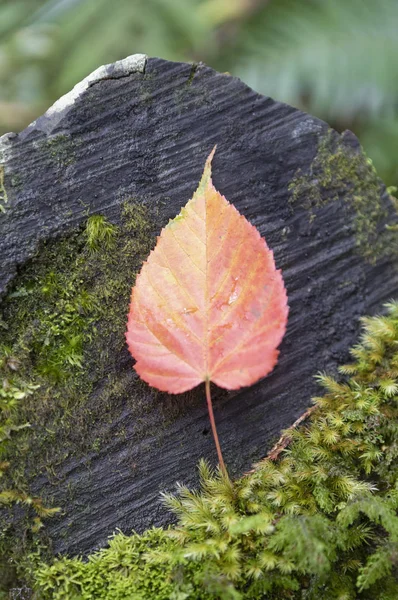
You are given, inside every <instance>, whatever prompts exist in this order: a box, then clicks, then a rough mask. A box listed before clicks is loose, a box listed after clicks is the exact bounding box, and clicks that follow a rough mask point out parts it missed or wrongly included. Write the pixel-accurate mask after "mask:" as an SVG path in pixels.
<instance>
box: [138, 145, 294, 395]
mask: <svg viewBox="0 0 398 600" xmlns="http://www.w3.org/2000/svg"><path fill="white" fill-rule="evenodd" d="M215 150H216V147H214V148H213V150H212V152H211V153H210V155H209V156H208V158H207V160H206V164H205V169H204V172H203V176H202V179H201V182H200V185H199V187H198V189H197V191H196V192H195V194H194V195H193V198H192V199H191V200H190V201H189V202H188V203H187V204H186V206H185V207H184V208H183V209H182V210H181V213H180V214H179V215H178V216H177V217H176V218H175V219H174V220H172V221H170V222H169V224H168V226H167V227H166V228H164V229H163V230H162V232H161V234H160V236H159V238H158V241H157V245H156V247H155V249H154V250H153V251H152V252H151V254H150V256H149V258H148V260H147V261H146V263H144V265H143V267H142V270H141V272H140V274H139V276H138V277H137V280H136V285H135V287H134V288H133V291H132V297H131V304H130V312H129V317H128V326H127V334H126V338H127V344H128V347H129V349H130V352H131V354H132V355H133V357H134V358H135V359H136V361H137V362H136V364H135V369H136V371H137V373H138V374H139V375H140V376H141V377H142V379H144V380H145V381H146V382H147V383H149V384H150V385H152V386H154V387H157V388H158V389H160V390H163V391H167V392H170V393H180V392H184V391H187V390H189V389H191V388H193V387H196V386H197V385H198V384H200V383H201V382H203V381H206V380H211V381H213V382H214V383H216V384H217V385H219V386H221V387H224V388H227V389H237V388H239V387H243V386H247V385H251V384H252V383H254V382H255V381H257V380H258V379H260V378H261V377H264V376H265V375H267V374H268V373H269V372H270V371H271V370H272V369H273V368H274V366H275V364H276V362H277V358H278V350H277V347H278V346H279V344H280V342H281V340H282V338H283V335H284V333H285V330H286V323H287V315H288V306H287V295H286V290H285V287H284V283H283V279H282V274H281V272H280V271H279V270H276V267H275V263H274V258H273V253H272V251H271V250H269V248H268V246H267V244H266V242H265V240H264V239H263V238H261V236H260V234H259V233H258V231H257V229H256V228H255V227H253V225H251V224H250V223H249V222H248V221H247V220H246V219H245V218H244V217H243V216H242V215H240V214H239V212H238V211H237V210H236V208H235V207H234V206H233V205H231V204H230V203H229V202H228V201H227V200H226V199H225V198H224V197H223V196H221V194H219V192H218V191H217V190H216V189H215V187H214V186H213V184H212V182H211V161H212V158H213V156H214V153H215Z"/></svg>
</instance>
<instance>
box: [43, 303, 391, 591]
mask: <svg viewBox="0 0 398 600" xmlns="http://www.w3.org/2000/svg"><path fill="white" fill-rule="evenodd" d="M364 325H365V331H364V334H363V336H362V340H361V343H360V344H359V345H358V346H357V347H355V348H354V349H353V351H352V354H353V356H354V358H355V363H354V364H351V365H348V366H345V367H342V368H341V372H342V373H343V374H344V375H345V377H346V381H344V382H342V383H338V382H337V381H335V380H334V379H332V378H330V377H327V376H321V377H320V378H319V379H320V381H321V383H322V384H323V385H324V386H325V387H326V390H327V392H326V394H325V395H324V396H322V397H320V398H316V399H315V409H314V410H313V412H312V416H311V420H310V422H309V423H308V424H307V425H306V426H304V427H302V428H301V429H299V430H294V431H293V432H290V435H291V438H292V439H291V442H290V446H289V447H288V448H287V449H285V450H284V451H283V453H282V454H281V455H280V457H279V458H278V459H277V460H271V459H269V458H268V459H266V460H263V461H262V462H260V463H259V464H258V465H257V466H256V468H255V470H254V471H253V472H251V473H249V474H248V475H246V476H244V477H243V478H242V479H240V480H239V481H237V482H235V483H231V481H230V480H229V479H228V478H226V477H225V476H223V475H222V473H220V472H219V471H218V472H211V471H210V470H209V468H208V467H207V465H206V464H205V463H202V464H201V465H200V475H201V490H200V491H199V492H196V491H191V490H189V489H187V488H185V487H180V492H179V495H178V497H173V496H166V498H165V500H166V502H167V504H168V505H169V507H170V508H171V509H172V510H173V511H174V512H175V513H176V514H177V516H178V524H177V526H175V527H172V528H170V529H168V530H166V531H163V530H161V529H156V530H150V531H147V532H146V533H144V534H143V535H142V536H140V535H136V534H134V535H133V536H131V537H126V536H125V535H123V534H121V533H120V534H118V535H116V536H115V537H113V538H112V540H111V541H110V544H109V547H108V548H105V549H103V550H101V551H99V552H96V553H94V554H93V555H91V556H89V557H88V560H87V561H84V560H82V559H81V558H61V559H57V560H55V561H53V562H52V563H51V564H42V565H41V567H39V568H36V569H35V571H34V573H33V577H32V579H31V581H32V585H33V586H34V587H35V589H36V590H37V593H38V594H39V597H40V598H43V599H47V598H51V599H53V600H61V599H63V598H71V599H72V598H76V599H77V598H79V599H81V600H83V599H87V600H88V599H91V598H97V599H104V600H105V599H107V600H127V599H129V598H134V599H136V600H141V599H142V600H144V599H145V600H151V599H153V600H155V599H156V600H159V599H162V598H165V599H166V598H174V599H177V598H181V599H183V598H184V599H185V598H186V599H188V598H189V599H191V600H199V599H206V598H220V599H224V600H227V599H229V600H238V599H243V598H245V599H252V600H260V599H265V598H269V599H270V600H286V599H290V600H318V598H322V599H323V600H337V599H339V600H342V599H344V600H396V598H398V579H397V568H398V516H397V509H398V445H397V439H398V351H397V343H398V303H394V304H390V305H388V315H387V316H384V317H374V318H370V319H364Z"/></svg>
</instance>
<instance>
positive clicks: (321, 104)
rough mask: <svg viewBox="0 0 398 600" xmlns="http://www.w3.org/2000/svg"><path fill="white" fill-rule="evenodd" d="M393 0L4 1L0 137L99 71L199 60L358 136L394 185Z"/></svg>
mask: <svg viewBox="0 0 398 600" xmlns="http://www.w3.org/2000/svg"><path fill="white" fill-rule="evenodd" d="M397 31H398V2H397V0H380V1H379V2H375V1H374V0H117V1H114V2H111V1H110V0H0V133H3V132H5V131H9V130H19V129H21V128H23V127H24V126H26V125H27V123H28V122H29V121H31V120H33V119H34V118H35V117H37V116H38V115H39V114H40V113H41V112H43V111H44V110H45V109H46V107H48V106H49V105H50V104H51V103H52V102H53V101H55V100H56V99H57V98H58V97H59V96H60V95H62V94H63V93H65V92H67V91H68V90H69V89H70V88H71V87H73V85H74V84H75V83H77V82H78V81H79V80H81V79H82V78H83V77H84V76H86V75H87V74H88V73H90V72H91V71H92V70H94V69H95V68H96V67H98V66H99V65H101V64H104V63H109V62H113V61H114V60H118V59H120V58H123V57H124V56H127V55H129V54H134V53H136V52H143V53H146V54H148V55H150V56H161V57H163V58H167V59H169V60H187V61H189V60H193V61H198V60H203V61H205V62H207V63H208V64H209V65H211V66H212V67H214V68H215V69H218V70H221V71H229V72H230V73H231V74H233V75H237V76H239V77H241V78H242V79H243V80H244V81H245V82H247V83H248V84H249V85H250V86H252V87H253V88H254V89H256V90H258V91H260V92H262V93H264V94H266V95H269V96H272V97H274V98H275V99H278V100H282V101H284V102H288V103H290V104H292V105H294V106H298V107H299V108H302V109H304V110H307V111H308V112H310V113H312V114H314V115H317V116H319V117H321V118H323V119H325V120H326V121H328V122H329V123H330V124H331V125H332V126H334V127H335V128H337V129H339V130H343V129H346V128H349V129H351V130H353V131H354V132H355V133H356V134H357V135H358V136H359V138H360V140H361V141H362V143H363V145H364V147H365V149H366V151H367V153H368V154H369V156H370V157H371V158H372V159H373V161H374V163H375V165H376V168H377V169H378V171H379V172H380V174H381V175H382V177H383V178H384V179H385V181H386V183H387V184H389V185H393V184H397V182H398V78H397V77H396V76H395V72H396V69H397V66H398V36H397V34H396V32H397Z"/></svg>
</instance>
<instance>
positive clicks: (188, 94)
mask: <svg viewBox="0 0 398 600" xmlns="http://www.w3.org/2000/svg"><path fill="white" fill-rule="evenodd" d="M141 62H142V61H141ZM59 106H60V107H61V108H58V109H56V110H53V111H50V112H49V113H48V114H46V115H44V116H43V117H41V118H40V119H38V120H37V122H35V123H34V124H32V125H31V126H29V127H28V128H27V129H26V130H25V131H24V132H22V133H21V134H19V135H15V134H7V135H6V136H3V138H1V140H0V164H2V165H3V168H4V173H5V188H6V189H7V196H8V202H7V205H6V210H5V212H4V213H0V256H1V267H0V293H3V294H5V293H6V291H7V289H9V287H10V286H11V285H12V282H13V281H14V279H15V277H16V275H17V272H18V269H19V268H20V267H21V266H22V265H24V263H25V262H26V261H27V260H28V259H29V258H30V257H32V256H33V255H34V252H35V250H36V248H37V247H38V244H39V242H40V241H43V240H48V239H51V238H55V237H57V236H59V235H61V234H65V233H67V232H69V231H71V230H72V229H73V228H75V227H76V226H78V225H80V224H82V223H83V222H84V221H85V220H87V217H88V215H90V214H101V215H105V216H107V217H108V218H109V219H110V220H114V219H115V218H116V215H117V214H118V206H119V204H120V202H121V201H122V200H123V198H125V197H126V196H129V197H133V198H134V199H136V200H137V201H143V202H146V203H147V204H149V205H151V203H153V204H155V203H156V204H157V205H158V206H160V212H159V217H158V221H159V222H158V224H157V229H158V232H160V230H161V228H162V226H164V225H165V224H166V222H167V221H168V219H169V218H172V217H174V216H175V215H176V214H177V213H178V212H179V209H180V208H181V206H183V205H184V204H185V203H186V202H187V200H188V199H189V198H190V197H191V196H192V193H193V191H194V190H195V189H196V186H197V183H198V181H199V179H200V175H201V172H202V169H203V165H204V161H205V158H206V156H207V155H208V153H209V151H210V150H211V148H212V147H213V145H214V144H217V145H218V148H217V152H216V155H215V158H214V160H213V181H214V183H215V185H216V187H217V189H218V190H219V191H220V192H221V193H222V194H224V195H225V196H226V198H227V199H228V200H229V201H230V202H233V203H234V204H235V206H236V207H237V209H238V210H239V211H240V212H242V213H243V214H244V215H245V216H246V217H247V218H248V219H249V220H250V221H251V222H252V223H253V224H254V225H255V226H256V227H257V228H258V229H259V231H260V233H261V234H262V235H263V236H264V237H265V238H266V239H267V242H268V244H269V246H270V247H271V248H273V250H274V253H275V259H276V263H277V266H278V268H281V269H282V270H283V275H284V278H285V283H286V287H287V291H288V296H289V305H290V316H289V323H288V330H287V334H286V336H285V339H284V341H283V343H282V345H281V348H280V351H281V354H280V360H279V364H278V365H277V367H276V369H275V370H274V372H273V373H272V374H271V375H270V376H268V377H267V378H265V379H264V380H262V381H260V382H259V383H257V384H256V385H254V386H252V387H251V388H249V389H243V390H239V391H236V392H231V393H227V392H225V391H222V390H214V396H215V417H216V421H217V423H218V429H219V436H220V439H221V442H222V446H223V449H224V457H225V460H226V463H227V464H228V465H229V466H230V470H231V472H232V474H233V475H234V476H238V475H239V474H241V473H243V472H244V471H245V470H247V469H249V468H250V467H251V465H252V462H253V461H255V460H257V459H260V458H261V457H263V456H264V455H265V454H266V453H267V450H269V448H270V447H271V446H272V444H273V442H274V441H275V440H276V439H277V437H278V436H279V432H280V430H281V429H282V428H285V427H287V426H289V425H290V424H291V423H292V422H293V421H294V420H295V419H296V418H297V417H298V416H299V415H300V414H301V413H302V412H303V411H304V410H305V409H306V408H307V407H308V406H309V404H310V398H311V396H312V395H314V394H315V393H318V392H319V391H320V390H319V388H318V385H317V383H316V381H315V380H314V377H313V376H314V374H316V373H317V372H319V371H323V370H327V371H328V372H332V373H333V372H335V370H336V367H337V365H338V364H341V363H344V362H345V361H347V359H348V348H349V347H350V346H351V345H352V344H354V343H355V341H356V340H357V339H358V335H359V332H360V324H359V318H360V317H361V316H362V315H366V314H372V313H374V312H375V311H378V310H380V309H381V306H382V303H383V302H384V301H387V300H389V299H390V298H391V297H393V296H394V295H395V296H396V295H397V289H398V274H397V270H396V267H395V264H396V258H394V256H392V254H391V253H390V252H389V251H388V250H387V251H386V252H385V254H384V256H381V257H380V258H379V259H378V260H376V262H373V263H372V261H371V260H369V257H367V258H366V257H365V256H364V252H361V246H360V245H359V246H358V237H357V232H356V227H357V225H356V223H357V221H356V219H357V215H356V214H355V210H354V208H353V204H352V203H350V199H349V198H348V197H347V196H348V195H350V194H354V192H355V190H352V189H351V188H350V184H349V183H347V181H339V182H338V183H337V184H336V185H337V187H338V188H339V189H337V190H336V185H335V184H333V183H332V184H331V185H330V186H329V187H328V186H326V185H322V186H321V187H320V189H319V198H318V200H317V202H316V206H313V210H312V213H311V211H309V210H308V207H307V208H306V207H305V206H304V204H305V201H304V199H301V200H300V199H299V200H297V198H296V200H295V201H294V198H293V194H294V190H293V189H292V182H294V181H297V178H298V177H299V176H302V175H306V176H307V177H309V178H310V179H311V177H312V181H311V185H312V186H314V185H315V186H316V185H317V181H316V178H317V176H318V175H317V170H316V169H314V167H313V166H312V165H314V162H313V161H314V159H316V156H317V153H319V147H320V143H321V142H322V140H324V139H326V138H327V137H328V139H329V142H330V144H331V148H332V152H333V144H334V145H335V147H338V148H339V152H341V151H346V153H347V156H348V160H349V157H350V156H352V157H353V160H356V159H355V157H356V156H359V154H358V153H359V152H360V149H359V145H358V142H357V140H356V138H355V137H354V136H353V135H352V134H350V133H347V134H345V135H344V136H340V135H339V134H337V133H335V132H332V133H331V132H330V130H329V128H328V126H327V124H325V123H323V122H322V121H320V120H318V119H316V118H314V117H311V116H309V115H307V114H304V113H303V112H300V111H299V110H296V109H294V108H292V107H290V106H287V105H285V104H281V103H278V102H275V101H274V100H272V99H270V98H266V97H264V96H261V95H259V94H257V93H256V92H255V91H253V90H251V89H250V88H248V87H247V86H246V85H244V84H243V83H242V82H241V81H239V80H238V79H235V78H233V77H231V76H229V75H227V74H220V73H217V72H215V71H213V70H212V69H210V68H209V67H207V66H205V65H202V64H199V65H189V64H183V63H172V62H167V61H164V60H160V59H148V60H147V61H146V62H145V61H144V63H143V64H142V65H141V68H140V69H138V70H136V69H134V68H130V69H127V70H126V69H124V70H123V69H122V68H116V69H115V68H113V70H112V68H110V69H108V70H107V71H106V72H105V76H102V78H100V79H99V80H98V81H95V80H93V81H92V82H91V84H90V85H89V86H88V87H87V89H85V90H83V91H82V92H81V93H79V94H76V98H75V100H74V102H73V103H71V102H69V103H68V101H66V102H64V103H63V104H61V105H59ZM59 135H62V136H65V139H66V142H68V143H69V144H70V145H73V156H74V160H73V162H71V163H69V162H68V160H54V158H53V157H52V155H51V152H50V148H49V146H48V145H46V144H43V141H44V142H45V141H47V140H49V139H50V140H51V139H52V137H54V136H59ZM336 145H337V146H336ZM361 160H362V159H361ZM363 161H364V164H365V162H366V159H365V158H363ZM364 168H366V167H364ZM300 169H301V173H299V175H298V171H299V170H300ZM309 194H310V192H309ZM380 198H381V205H382V207H383V211H384V213H385V214H384V216H383V219H386V220H388V219H392V218H393V209H392V205H391V203H390V201H389V197H388V194H387V193H386V191H385V189H384V187H383V186H382V185H381V184H380ZM292 199H293V201H292ZM383 219H380V222H379V223H377V228H378V231H379V232H380V235H382V234H383V232H384V226H385V222H384V221H383ZM121 310H122V311H123V312H124V313H125V312H126V307H124V306H123V307H121ZM132 364H133V363H132V360H131V359H130V357H129V356H128V355H127V353H126V354H123V363H121V367H120V368H121V370H123V373H130V372H131V377H132V378H133V377H134V373H133V370H132ZM129 376H130V375H129ZM147 394H148V404H147V405H146V404H145V402H143V403H142V411H143V412H144V413H145V418H146V419H147V421H148V434H147V436H146V437H145V436H144V438H142V437H141V438H140V439H138V438H137V439H135V428H134V418H135V417H134V415H132V414H130V413H129V410H128V408H127V405H126V410H125V411H124V412H123V411H122V412H119V413H118V415H117V416H116V415H115V419H114V421H113V422H112V423H111V424H110V425H109V427H110V429H111V431H113V430H114V431H115V432H117V431H120V429H121V428H123V429H124V431H125V432H126V436H125V439H124V441H123V440H121V439H120V438H118V437H117V436H116V435H115V436H114V437H113V441H111V442H109V444H108V446H107V447H106V448H101V450H100V451H99V452H96V453H93V456H92V457H91V458H90V464H89V466H88V465H87V461H86V460H85V459H84V458H82V459H81V460H77V459H75V458H66V459H65V461H64V463H63V464H62V465H60V466H59V469H58V472H57V476H58V477H59V478H61V479H62V482H63V483H62V485H59V486H57V488H56V489H54V502H55V503H56V504H58V505H59V506H61V507H62V508H63V509H64V511H63V513H62V515H60V516H59V517H56V518H55V519H53V520H51V521H48V522H47V530H48V532H49V535H50V537H51V538H52V540H53V543H54V549H55V551H57V552H69V553H77V552H87V551H89V550H91V549H93V548H95V547H98V546H101V545H103V544H104V543H105V542H106V538H107V536H109V535H110V534H112V532H114V531H115V530H116V529H117V528H120V529H122V530H123V531H124V532H129V531H130V530H131V529H133V528H134V529H136V530H138V531H141V530H143V529H144V528H147V527H148V526H150V525H153V524H156V525H160V524H164V523H165V522H168V520H170V515H168V513H167V511H166V510H165V509H164V508H163V507H162V505H161V503H160V500H159V492H160V491H161V490H173V489H174V486H175V482H176V481H180V482H183V483H186V484H188V485H193V484H195V483H196V471H195V466H196V464H197V462H198V460H199V459H200V458H201V457H206V458H207V459H209V460H210V461H211V463H213V464H215V460H216V454H215V449H214V446H213V441H212V439H211V434H210V433H209V424H208V417H207V412H206V404H205V399H204V391H203V390H197V392H195V393H194V394H190V395H181V396H177V397H173V398H170V397H168V396H167V394H164V395H161V396H159V397H158V399H157V400H156V401H154V397H153V394H152V393H151V391H150V390H149V389H148V392H147ZM170 403H171V404H173V406H175V404H176V403H177V404H178V405H179V404H180V405H181V407H182V409H181V412H180V413H178V416H177V417H176V418H175V419H174V421H172V422H171V423H170V424H169V425H168V426H167V427H166V428H164V427H163V428H162V434H161V436H157V428H159V429H160V424H161V421H162V419H163V416H164V414H165V412H167V410H168V406H169V405H170ZM93 405H94V406H95V403H94V404H93ZM127 442H128V443H127ZM132 450H133V452H132ZM132 454H133V456H132ZM133 462H134V467H133V466H132V463H133ZM137 465H138V467H137ZM68 486H73V488H74V496H73V499H72V500H70V501H69V500H68V501H67V489H68ZM50 487H51V483H50V482H49V480H48V478H47V476H45V475H44V474H43V476H41V477H38V478H37V479H36V480H35V482H33V488H34V491H35V492H36V493H38V494H40V493H42V492H43V490H44V491H48V489H49V488H50Z"/></svg>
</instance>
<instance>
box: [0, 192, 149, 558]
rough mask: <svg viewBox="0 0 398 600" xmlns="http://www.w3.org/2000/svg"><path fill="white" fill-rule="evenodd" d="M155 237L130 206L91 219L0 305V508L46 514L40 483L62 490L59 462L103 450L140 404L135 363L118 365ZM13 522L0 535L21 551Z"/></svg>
mask: <svg viewBox="0 0 398 600" xmlns="http://www.w3.org/2000/svg"><path fill="white" fill-rule="evenodd" d="M152 233H153V228H152V221H151V216H150V213H149V212H148V210H147V209H146V208H145V206H143V205H139V204H134V203H128V202H127V203H125V204H124V205H123V206H122V207H121V212H120V215H119V219H118V224H117V225H114V224H111V223H109V222H108V221H107V220H106V219H105V218H104V217H102V216H93V217H90V218H89V219H88V222H87V224H86V225H85V226H84V227H83V228H81V229H79V230H76V231H74V232H72V233H71V234H70V235H68V236H67V237H65V238H63V239H59V240H53V241H49V242H47V243H46V244H45V245H43V246H42V247H41V248H40V249H39V251H38V252H37V255H36V256H35V257H34V258H33V259H32V261H31V262H30V263H29V264H27V265H26V266H25V267H24V268H23V269H22V270H21V273H20V275H19V276H18V279H17V281H16V283H15V285H14V287H13V289H12V290H11V291H10V293H9V294H8V296H7V297H6V298H5V300H4V301H3V303H2V304H1V307H0V327H1V343H0V382H1V383H0V462H1V464H2V465H3V468H2V469H1V473H2V475H3V477H2V489H3V495H2V496H0V502H1V501H3V502H4V503H5V502H6V501H7V503H11V502H14V503H15V502H18V503H20V504H21V503H23V504H25V505H28V506H29V507H30V508H31V507H32V506H33V508H35V509H38V510H39V513H40V511H41V514H39V515H38V516H39V517H40V516H41V515H43V514H44V511H45V510H47V509H45V508H44V505H43V502H39V500H35V502H34V503H33V504H32V498H31V495H30V493H29V489H30V484H31V482H32V481H33V480H34V478H35V476H36V475H37V474H42V473H46V474H47V477H48V478H49V480H50V481H51V482H53V484H54V486H57V485H59V481H58V479H57V468H58V465H59V464H61V463H62V461H64V460H65V459H66V458H67V457H68V456H69V455H74V456H75V457H76V458H78V457H79V456H84V455H85V454H86V453H87V452H88V451H91V450H92V449H93V448H94V449H95V448H99V447H101V445H103V444H104V443H105V438H106V435H107V427H106V424H107V423H108V422H109V419H112V418H115V417H116V416H117V411H118V410H120V411H121V410H122V401H125V399H126V397H129V398H131V399H132V400H131V401H134V398H137V400H138V401H139V398H138V396H139V389H140V385H139V384H137V383H136V378H135V376H134V373H133V370H132V369H131V364H129V365H128V368H127V367H126V368H125V369H124V370H123V369H122V368H121V367H120V363H122V364H123V365H126V360H125V356H124V354H125V353H126V349H125V338H124V333H125V328H126V320H127V312H128V304H129V298H130V293H131V287H132V285H133V284H134V280H135V276H136V273H137V271H138V270H139V269H140V267H141V265H142V262H143V260H144V258H146V256H147V254H148V252H149V250H150V248H151V245H152V244H153V240H154V237H153V235H152ZM110 407H112V412H111V411H110ZM93 414H95V423H96V427H95V431H94V428H93V427H92V424H93V416H92V415H93ZM103 424H104V425H103ZM50 494H51V492H50ZM47 500H48V502H47V501H46V500H45V499H43V501H45V502H46V504H48V503H50V501H51V498H50V497H49V498H48V499H47ZM62 508H63V509H65V507H62ZM38 510H36V514H37V512H38ZM29 514H31V516H34V514H35V513H34V511H33V513H31V511H29ZM46 514H49V513H46ZM9 523H10V519H9V518H8V515H4V514H3V516H2V517H0V532H1V535H2V537H3V539H6V538H7V539H8V540H10V539H11V538H14V541H13V544H14V546H16V547H17V546H18V545H19V544H20V541H19V537H18V536H19V535H24V531H23V529H19V530H14V529H13V528H11V529H12V532H11V533H10V527H9V526H8V525H9ZM7 524H8V525H7ZM25 525H26V523H23V527H25ZM21 527H22V525H21ZM8 551H9V552H12V549H11V548H10V547H9V548H8Z"/></svg>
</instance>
